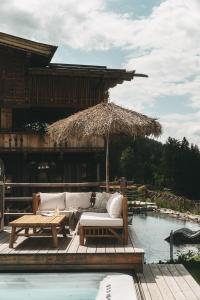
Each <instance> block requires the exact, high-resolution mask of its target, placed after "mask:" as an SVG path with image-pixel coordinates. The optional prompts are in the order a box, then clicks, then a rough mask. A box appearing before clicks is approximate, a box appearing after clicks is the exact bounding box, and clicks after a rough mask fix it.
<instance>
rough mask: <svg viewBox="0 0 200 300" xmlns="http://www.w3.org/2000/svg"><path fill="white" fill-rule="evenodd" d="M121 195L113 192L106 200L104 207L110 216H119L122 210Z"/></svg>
mask: <svg viewBox="0 0 200 300" xmlns="http://www.w3.org/2000/svg"><path fill="white" fill-rule="evenodd" d="M122 199H123V196H122V195H121V194H119V193H114V194H113V195H112V196H111V197H110V198H109V199H108V202H107V205H106V209H107V211H108V213H109V215H110V217H111V218H119V217H120V216H121V212H122Z"/></svg>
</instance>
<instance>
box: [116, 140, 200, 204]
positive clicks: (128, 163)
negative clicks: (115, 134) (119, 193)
mask: <svg viewBox="0 0 200 300" xmlns="http://www.w3.org/2000/svg"><path fill="white" fill-rule="evenodd" d="M110 174H111V178H112V179H114V178H115V177H116V176H117V177H121V176H125V177H126V178H127V180H131V181H134V182H135V183H140V184H149V185H151V186H152V187H153V188H156V189H159V190H162V189H164V188H168V189H170V190H172V191H173V192H175V193H176V194H178V195H182V196H186V197H188V198H190V199H200V187H199V181H200V151H199V148H198V147H197V146H196V145H193V144H189V142H188V141H187V139H186V138H185V137H184V138H183V139H182V140H181V141H180V140H177V139H175V138H171V137H169V138H168V140H167V141H166V143H164V144H162V143H160V142H158V141H156V140H153V139H149V138H137V139H135V140H133V139H131V138H126V137H124V138H120V139H116V140H114V141H113V142H112V143H111V145H110Z"/></svg>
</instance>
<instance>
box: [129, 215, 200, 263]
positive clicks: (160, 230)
mask: <svg viewBox="0 0 200 300" xmlns="http://www.w3.org/2000/svg"><path fill="white" fill-rule="evenodd" d="M132 224H133V229H134V231H135V232H136V234H137V237H138V239H139V241H140V243H141V247H142V248H144V251H145V261H146V262H147V263H152V262H158V261H159V260H161V261H166V260H169V258H170V252H169V243H168V242H167V241H165V238H166V237H168V236H169V234H170V231H171V230H173V231H175V230H177V229H180V228H183V227H186V228H189V229H191V230H194V231H195V230H200V225H198V224H195V223H192V222H189V221H183V220H179V219H176V218H173V217H170V216H166V215H162V214H157V213H148V214H147V215H144V214H140V215H134V216H133V220H132ZM198 248H200V244H199V245H187V244H184V245H179V246H175V245H174V257H175V256H176V254H177V250H182V251H188V250H192V251H197V250H198Z"/></svg>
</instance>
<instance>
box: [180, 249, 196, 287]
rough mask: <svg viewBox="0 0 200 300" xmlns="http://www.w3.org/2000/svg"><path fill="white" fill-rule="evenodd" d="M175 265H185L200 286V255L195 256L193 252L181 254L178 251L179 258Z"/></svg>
mask: <svg viewBox="0 0 200 300" xmlns="http://www.w3.org/2000/svg"><path fill="white" fill-rule="evenodd" d="M174 263H179V264H183V265H184V266H185V267H186V269H187V270H188V272H190V274H191V275H192V277H194V279H195V280H196V281H197V282H198V284H199V285H200V254H199V253H198V255H195V254H194V253H193V251H190V250H189V251H188V252H186V253H181V252H180V251H178V258H177V259H176V260H175V261H174Z"/></svg>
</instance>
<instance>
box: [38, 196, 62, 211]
mask: <svg viewBox="0 0 200 300" xmlns="http://www.w3.org/2000/svg"><path fill="white" fill-rule="evenodd" d="M40 200H41V202H40V206H39V209H40V210H54V209H56V208H58V209H62V210H64V209H65V193H40Z"/></svg>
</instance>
